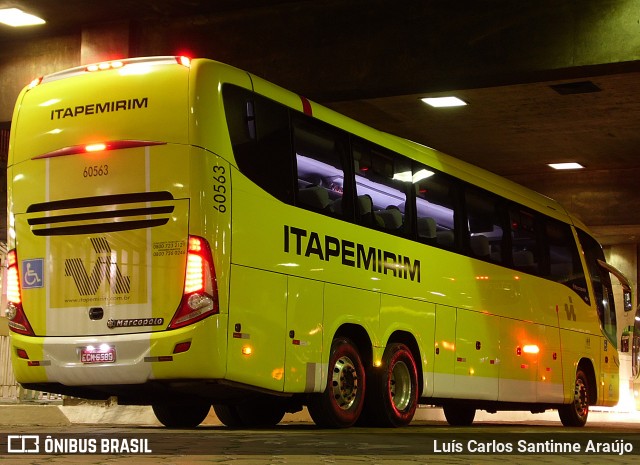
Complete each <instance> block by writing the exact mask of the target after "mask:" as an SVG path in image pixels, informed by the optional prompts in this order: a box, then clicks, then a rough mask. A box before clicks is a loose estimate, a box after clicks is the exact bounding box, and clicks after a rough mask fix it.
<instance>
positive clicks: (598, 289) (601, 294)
mask: <svg viewBox="0 0 640 465" xmlns="http://www.w3.org/2000/svg"><path fill="white" fill-rule="evenodd" d="M578 238H579V240H580V245H581V246H582V250H583V251H584V258H585V261H586V262H587V269H588V270H589V275H590V277H591V284H592V285H593V292H594V294H595V295H594V300H595V305H596V308H597V310H598V316H599V318H600V324H601V325H602V329H603V330H604V332H605V333H606V334H607V335H608V336H609V339H610V340H611V342H612V343H614V344H616V347H617V342H618V334H617V326H616V323H617V321H616V308H615V303H614V300H613V287H612V286H611V276H610V275H609V273H608V272H607V271H605V270H604V269H603V268H601V267H600V265H598V260H602V261H605V258H604V252H603V251H602V247H600V244H598V242H597V241H596V240H595V239H594V238H592V237H591V236H590V235H588V234H587V233H585V232H584V231H581V230H580V229H578Z"/></svg>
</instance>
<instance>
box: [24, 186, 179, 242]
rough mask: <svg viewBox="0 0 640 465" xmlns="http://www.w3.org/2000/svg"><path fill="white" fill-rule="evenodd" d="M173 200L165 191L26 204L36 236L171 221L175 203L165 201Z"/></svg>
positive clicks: (114, 228)
mask: <svg viewBox="0 0 640 465" xmlns="http://www.w3.org/2000/svg"><path fill="white" fill-rule="evenodd" d="M172 200H174V199H173V195H171V193H170V192H165V191H162V192H142V193H137V194H118V195H102V196H96V197H82V198H77V199H68V200H55V201H53V202H43V203H35V204H32V205H30V206H29V208H27V214H28V215H29V218H28V219H27V223H28V224H29V226H31V231H32V232H33V234H35V235H36V236H73V235H79V234H98V233H108V232H115V231H128V230H132V229H143V228H152V227H155V226H162V225H164V224H167V223H168V222H169V219H170V216H169V215H170V214H171V213H173V208H174V207H173V205H166V202H167V201H172ZM154 203H156V205H153V204H154ZM158 203H165V205H159V204H158ZM38 213H44V214H45V216H41V215H38Z"/></svg>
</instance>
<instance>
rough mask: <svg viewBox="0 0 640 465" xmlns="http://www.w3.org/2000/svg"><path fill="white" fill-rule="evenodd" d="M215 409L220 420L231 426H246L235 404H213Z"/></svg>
mask: <svg viewBox="0 0 640 465" xmlns="http://www.w3.org/2000/svg"><path fill="white" fill-rule="evenodd" d="M213 411H214V412H216V416H217V417H218V420H220V422H221V423H222V424H223V425H225V426H228V427H229V428H241V427H243V426H244V424H243V423H242V419H241V418H240V415H239V414H238V410H237V409H236V406H235V405H231V404H213Z"/></svg>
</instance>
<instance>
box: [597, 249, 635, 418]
mask: <svg viewBox="0 0 640 465" xmlns="http://www.w3.org/2000/svg"><path fill="white" fill-rule="evenodd" d="M604 252H605V257H606V259H607V263H610V264H611V265H613V266H615V267H616V268H617V269H619V270H620V271H621V272H622V273H623V274H624V275H625V276H626V277H627V279H628V280H629V281H631V288H632V291H633V310H632V311H630V312H624V310H623V308H624V306H623V302H622V288H621V286H620V283H619V282H618V281H617V280H616V279H615V278H614V279H613V280H612V284H613V292H614V297H615V305H616V310H617V312H616V313H617V317H618V336H617V337H618V349H620V338H621V337H622V331H623V330H624V328H626V327H627V326H629V325H633V324H634V317H635V313H636V312H635V307H636V303H637V295H638V245H637V244H617V245H610V246H606V247H605V248H604ZM619 356H620V401H619V402H618V409H619V410H621V411H632V410H634V408H635V402H634V395H633V380H632V373H631V353H630V352H626V353H623V352H619Z"/></svg>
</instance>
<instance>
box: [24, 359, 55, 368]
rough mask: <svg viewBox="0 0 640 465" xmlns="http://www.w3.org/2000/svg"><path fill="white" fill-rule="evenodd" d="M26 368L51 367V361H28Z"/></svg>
mask: <svg viewBox="0 0 640 465" xmlns="http://www.w3.org/2000/svg"><path fill="white" fill-rule="evenodd" d="M27 366H30V367H48V366H51V360H29V361H28V362H27Z"/></svg>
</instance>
